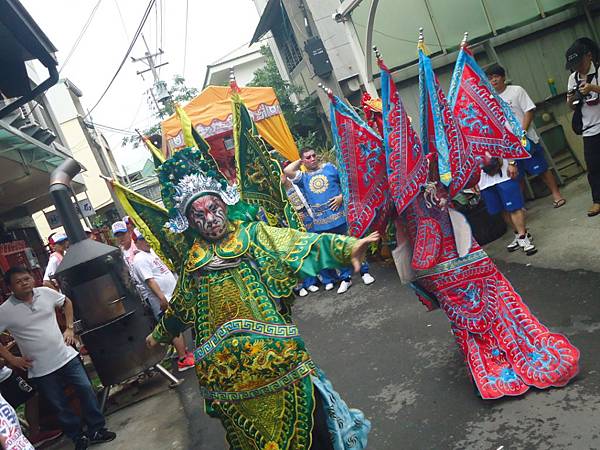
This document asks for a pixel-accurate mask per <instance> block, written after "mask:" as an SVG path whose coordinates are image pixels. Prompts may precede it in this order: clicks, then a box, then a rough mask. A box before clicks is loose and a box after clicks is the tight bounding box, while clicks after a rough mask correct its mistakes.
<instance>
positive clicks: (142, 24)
mask: <svg viewBox="0 0 600 450" xmlns="http://www.w3.org/2000/svg"><path fill="white" fill-rule="evenodd" d="M155 2H156V0H150V2H149V3H148V6H147V7H146V11H145V12H144V16H143V17H142V20H141V21H140V24H139V26H138V28H137V30H136V32H135V34H134V35H133V38H132V39H131V44H129V48H128V49H127V51H126V52H125V56H123V59H122V60H121V63H120V64H119V67H118V68H117V70H116V72H115V74H114V75H113V77H112V78H111V80H110V81H109V82H108V85H107V86H106V88H105V89H104V92H102V95H100V98H99V99H98V101H97V102H96V103H95V104H94V106H92V108H91V109H90V110H89V111H88V113H87V114H86V115H85V117H88V116H89V115H90V114H91V113H92V112H93V111H94V110H95V109H96V107H97V106H98V105H99V104H100V102H101V101H102V99H104V96H105V95H106V93H107V92H108V90H109V89H110V88H111V86H112V84H113V83H114V81H115V79H116V78H117V75H119V72H120V71H121V69H122V68H123V66H124V65H125V62H126V61H127V58H128V57H129V54H130V53H131V50H133V46H134V45H135V42H136V41H137V39H138V37H140V34H141V33H142V29H143V28H144V25H145V24H146V20H147V19H148V16H149V15H150V11H151V10H152V6H153V5H154V3H155Z"/></svg>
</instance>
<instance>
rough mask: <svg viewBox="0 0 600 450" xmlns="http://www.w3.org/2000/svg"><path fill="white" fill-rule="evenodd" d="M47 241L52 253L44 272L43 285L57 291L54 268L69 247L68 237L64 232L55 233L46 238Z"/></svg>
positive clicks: (56, 267)
mask: <svg viewBox="0 0 600 450" xmlns="http://www.w3.org/2000/svg"><path fill="white" fill-rule="evenodd" d="M48 243H49V244H50V245H51V246H52V249H53V251H52V254H50V259H48V265H47V266H46V271H45V272H44V282H43V285H44V286H46V287H48V288H50V289H54V290H55V291H58V290H59V287H58V284H56V281H55V280H54V279H53V278H54V274H55V273H56V269H58V266H59V265H60V263H61V262H62V260H63V257H64V256H65V252H66V251H67V249H68V248H69V238H68V237H67V235H66V234H64V233H56V234H54V235H53V236H52V237H50V238H49V239H48Z"/></svg>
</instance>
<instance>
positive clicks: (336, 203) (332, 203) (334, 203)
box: [328, 194, 344, 211]
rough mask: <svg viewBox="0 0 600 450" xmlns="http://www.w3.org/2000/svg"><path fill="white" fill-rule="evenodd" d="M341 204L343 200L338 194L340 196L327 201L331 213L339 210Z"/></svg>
mask: <svg viewBox="0 0 600 450" xmlns="http://www.w3.org/2000/svg"><path fill="white" fill-rule="evenodd" d="M343 202H344V199H343V197H342V194H340V195H336V196H335V197H332V198H331V199H329V202H328V205H329V208H331V210H332V211H337V210H338V209H340V206H342V203H343Z"/></svg>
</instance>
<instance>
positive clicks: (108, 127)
mask: <svg viewBox="0 0 600 450" xmlns="http://www.w3.org/2000/svg"><path fill="white" fill-rule="evenodd" d="M93 125H94V126H95V127H97V128H102V129H105V130H108V131H113V132H115V133H121V134H136V133H135V132H134V131H130V130H124V129H122V128H117V127H112V126H110V125H102V124H101V123H96V122H94V123H93Z"/></svg>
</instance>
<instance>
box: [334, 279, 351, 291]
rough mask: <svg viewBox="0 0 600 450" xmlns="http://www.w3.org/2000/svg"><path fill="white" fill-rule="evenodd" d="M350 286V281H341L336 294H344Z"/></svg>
mask: <svg viewBox="0 0 600 450" xmlns="http://www.w3.org/2000/svg"><path fill="white" fill-rule="evenodd" d="M350 286H352V281H342V282H341V283H340V287H339V288H338V290H337V293H338V294H343V293H344V292H346V291H347V290H348V289H350Z"/></svg>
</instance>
